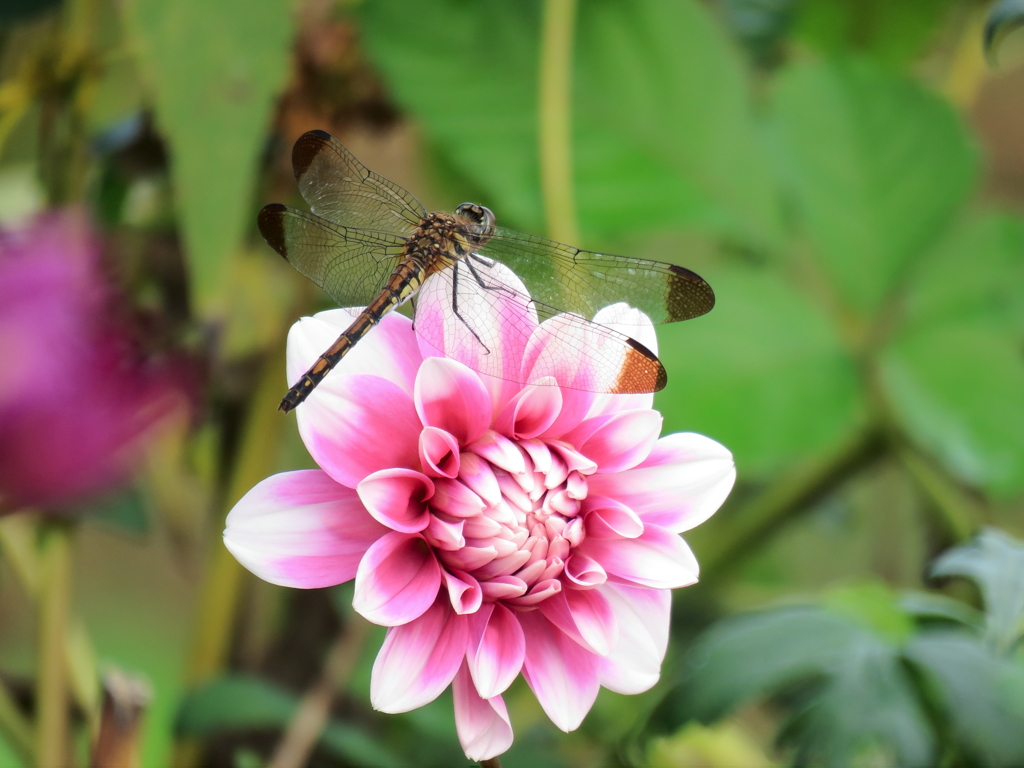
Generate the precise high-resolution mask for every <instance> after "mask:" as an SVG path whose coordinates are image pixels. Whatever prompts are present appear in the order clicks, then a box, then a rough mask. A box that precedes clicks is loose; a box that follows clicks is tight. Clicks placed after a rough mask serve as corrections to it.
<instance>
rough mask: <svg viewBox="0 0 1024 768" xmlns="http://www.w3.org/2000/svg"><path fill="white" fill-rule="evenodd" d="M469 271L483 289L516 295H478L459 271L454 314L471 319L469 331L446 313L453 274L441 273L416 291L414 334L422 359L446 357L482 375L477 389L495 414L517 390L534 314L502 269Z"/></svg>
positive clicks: (449, 308)
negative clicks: (481, 386)
mask: <svg viewBox="0 0 1024 768" xmlns="http://www.w3.org/2000/svg"><path fill="white" fill-rule="evenodd" d="M474 266H475V268H476V269H477V271H478V273H479V274H480V275H481V277H482V278H483V279H484V280H485V281H486V282H487V283H488V285H507V286H509V287H511V288H513V290H514V291H516V292H517V294H518V295H512V294H508V293H506V292H504V291H501V290H491V291H486V290H481V289H480V288H479V287H478V286H477V285H475V278H474V277H473V276H472V275H470V274H469V273H468V270H467V269H465V268H462V269H460V273H459V278H460V279H459V312H460V314H461V315H462V316H463V317H464V318H470V319H471V321H472V323H473V326H472V329H470V328H469V327H467V325H466V324H465V323H463V322H461V321H460V320H459V319H458V318H457V317H456V316H455V315H454V313H453V312H452V299H453V292H452V276H453V272H454V270H450V269H447V270H443V271H442V272H439V273H437V274H435V275H432V276H431V277H430V278H429V279H428V280H427V281H426V282H425V283H424V284H423V287H422V288H421V289H420V292H419V300H418V303H417V306H416V332H417V336H418V337H419V345H420V351H421V353H422V355H423V356H424V357H433V356H438V357H449V358H451V359H453V360H458V361H459V362H460V363H463V364H464V365H466V366H468V367H469V368H472V369H473V370H474V371H479V372H481V373H485V374H488V375H487V377H486V378H485V379H483V384H484V386H485V387H486V388H487V390H488V391H489V392H490V393H491V402H492V403H493V407H494V410H495V412H497V411H498V410H500V409H501V407H502V406H503V405H504V404H505V403H506V402H507V401H508V399H509V398H510V397H511V396H512V395H514V394H515V393H516V392H518V391H519V389H520V385H519V383H518V382H521V381H522V380H521V379H520V378H519V369H520V362H521V360H522V358H523V350H524V349H525V347H526V343H527V340H528V339H529V337H530V334H531V333H532V332H533V329H534V328H536V327H537V312H536V310H535V309H534V307H533V304H532V303H531V302H528V301H525V300H523V299H522V298H520V297H524V296H529V292H528V291H527V290H526V286H525V285H523V282H522V281H521V280H520V279H519V277H518V276H517V275H516V274H515V273H514V272H512V270H510V269H509V268H508V267H506V266H504V265H503V264H495V265H494V267H485V266H483V265H474ZM477 337H479V338H477Z"/></svg>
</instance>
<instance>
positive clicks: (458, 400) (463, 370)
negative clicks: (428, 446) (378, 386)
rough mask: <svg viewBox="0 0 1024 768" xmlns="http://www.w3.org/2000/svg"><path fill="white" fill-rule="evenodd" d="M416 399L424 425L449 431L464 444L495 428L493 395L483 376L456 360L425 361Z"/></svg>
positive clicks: (417, 383) (418, 381)
mask: <svg viewBox="0 0 1024 768" xmlns="http://www.w3.org/2000/svg"><path fill="white" fill-rule="evenodd" d="M414 398H415V402H416V412H417V413H418V414H419V415H420V419H421V420H422V421H423V423H424V424H425V425H427V426H432V427H438V428H440V429H443V430H445V431H446V432H448V433H449V434H450V435H452V436H453V437H454V438H455V439H456V440H458V441H459V443H460V444H461V445H468V444H469V443H472V442H473V441H474V440H476V439H477V438H479V437H480V436H481V435H483V434H484V432H486V431H487V429H488V427H490V426H491V398H490V394H489V393H488V392H487V390H486V389H485V388H484V385H483V384H482V383H480V377H479V376H477V375H476V374H475V373H473V371H471V370H469V368H467V367H466V366H464V365H463V364H462V363H459V362H457V361H455V360H448V359H446V358H442V357H431V358H428V359H426V360H424V361H423V365H421V366H420V372H419V375H418V376H417V377H416V391H415V395H414Z"/></svg>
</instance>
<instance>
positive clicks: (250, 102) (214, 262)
mask: <svg viewBox="0 0 1024 768" xmlns="http://www.w3.org/2000/svg"><path fill="white" fill-rule="evenodd" d="M127 6H128V8H129V9H130V13H129V19H130V22H131V28H132V30H133V31H134V32H135V34H136V36H137V38H138V45H137V49H138V54H139V57H140V59H141V60H142V63H143V64H144V65H145V67H146V69H147V73H148V75H149V79H150V81H151V87H152V91H153V99H154V101H155V103H156V116H157V122H158V124H159V127H160V128H161V129H162V130H163V131H164V133H165V134H166V136H167V138H168V139H169V143H170V154H171V169H172V175H173V178H174V182H175V193H176V204H177V207H178V213H179V216H180V222H181V229H182V234H183V236H184V240H185V245H186V250H187V253H188V264H189V270H190V279H191V281H192V288H193V295H194V296H195V297H196V299H197V301H198V302H199V306H200V307H201V308H203V309H204V310H207V311H208V310H209V309H210V308H211V307H214V306H216V302H217V301H218V300H219V299H220V298H222V297H223V295H225V293H226V292H225V291H224V285H223V281H224V279H225V277H226V269H225V267H226V264H227V262H228V260H229V258H230V257H231V256H232V255H233V253H234V251H235V249H236V248H237V247H238V245H239V243H240V242H241V240H242V238H243V235H244V233H245V232H246V231H248V230H249V229H251V227H252V226H253V215H254V213H255V211H254V210H253V206H252V201H251V198H250V196H251V195H252V189H253V184H254V182H255V180H256V168H257V160H258V158H259V155H260V152H261V150H262V146H263V142H264V140H265V136H266V129H267V124H268V121H269V117H270V111H271V108H272V106H273V101H274V98H275V97H276V96H277V94H278V91H279V90H280V89H281V88H282V87H283V85H284V83H285V79H286V78H287V76H288V71H289V57H288V54H289V50H290V47H291V39H292V29H293V24H292V3H291V2H289V0H268V2H262V3H260V4H259V7H258V10H257V9H254V8H253V6H252V4H251V3H248V2H245V0H221V1H220V2H212V3H211V2H204V0H177V1H176V2H164V0H132V2H130V3H128V4H127Z"/></svg>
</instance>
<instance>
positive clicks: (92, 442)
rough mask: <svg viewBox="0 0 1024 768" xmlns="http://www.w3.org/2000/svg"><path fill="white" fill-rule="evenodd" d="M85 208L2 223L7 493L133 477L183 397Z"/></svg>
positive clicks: (26, 501)
mask: <svg viewBox="0 0 1024 768" xmlns="http://www.w3.org/2000/svg"><path fill="white" fill-rule="evenodd" d="M98 253H99V247H98V243H97V242H96V240H95V239H94V237H93V235H92V233H91V231H90V228H89V226H88V224H87V222H86V219H85V215H84V214H82V213H81V212H78V211H64V212H60V213H50V214H46V215H43V216H40V217H39V218H37V219H36V220H35V221H34V222H33V223H32V224H31V225H30V226H27V227H25V228H22V229H18V230H12V231H2V232H0V360H2V363H0V499H2V500H3V506H4V507H5V508H7V509H8V510H9V509H17V508H20V507H24V506H40V507H44V508H45V509H47V511H54V510H56V509H58V508H60V507H62V506H64V505H67V504H71V503H74V502H77V501H81V500H83V499H85V498H87V497H89V496H92V495H95V494H99V493H102V492H103V491H106V490H108V489H109V488H111V487H112V486H113V485H115V484H117V483H118V482H120V481H121V480H123V479H124V477H125V476H126V474H127V472H128V471H129V470H130V467H131V463H130V459H131V458H132V454H133V453H135V452H136V450H137V448H138V441H139V438H140V437H141V436H142V435H144V434H145V433H146V432H147V430H149V428H150V427H152V426H153V425H154V424H155V422H156V421H157V420H158V419H159V418H160V417H162V416H164V415H166V414H167V413H168V412H169V409H170V408H171V407H173V405H174V404H175V403H180V400H178V399H177V398H175V397H174V396H173V395H174V393H175V391H176V390H175V389H174V388H173V387H172V386H171V384H170V383H169V381H168V380H167V378H166V377H165V376H159V375H157V373H156V372H155V371H150V370H147V369H146V368H145V367H144V366H143V364H142V362H141V361H140V360H139V359H138V355H137V354H136V351H135V350H133V349H132V347H131V343H130V341H131V340H130V338H129V337H128V335H127V333H126V330H125V328H124V324H123V323H122V322H119V321H118V320H117V319H116V318H115V317H114V315H113V314H112V313H111V312H112V309H113V307H112V306H111V305H112V301H113V298H114V297H113V296H112V295H111V294H110V292H109V291H108V289H107V288H106V286H105V283H104V281H103V279H102V276H101V274H100V270H99V263H98Z"/></svg>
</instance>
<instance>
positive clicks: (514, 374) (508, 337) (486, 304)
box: [416, 256, 667, 394]
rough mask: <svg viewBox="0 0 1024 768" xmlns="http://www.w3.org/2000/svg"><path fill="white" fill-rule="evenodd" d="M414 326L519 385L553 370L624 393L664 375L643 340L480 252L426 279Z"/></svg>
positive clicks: (659, 384)
mask: <svg viewBox="0 0 1024 768" xmlns="http://www.w3.org/2000/svg"><path fill="white" fill-rule="evenodd" d="M538 323H539V325H538ZM416 332H417V333H418V334H419V335H420V336H421V337H422V338H423V339H424V340H425V341H426V342H427V343H428V344H429V345H430V346H431V347H433V349H434V350H436V351H437V352H438V353H439V354H444V355H447V356H449V357H453V358H455V359H456V360H459V361H461V362H463V363H465V364H466V365H468V366H470V367H471V368H473V369H475V370H477V371H479V372H480V373H483V374H486V375H488V376H494V377H497V378H499V379H505V380H508V381H514V382H517V383H518V384H520V385H523V384H528V383H531V382H536V381H538V380H539V379H543V378H544V377H548V376H550V377H554V379H555V381H556V382H557V383H558V384H559V385H561V386H563V387H568V388H570V389H581V390H586V391H588V392H607V393H616V394H625V393H640V392H656V391H657V390H659V389H662V388H663V387H664V386H665V382H666V379H667V377H666V374H665V369H664V368H663V367H662V365H661V363H660V362H659V361H658V359H657V357H655V355H654V354H653V353H652V352H651V351H650V350H648V349H647V348H646V347H644V346H643V345H642V344H640V343H639V342H637V341H635V340H633V339H632V338H630V337H629V336H626V335H625V334H622V333H619V332H618V331H616V330H613V329H612V328H608V327H607V326H604V325H600V324H598V323H594V322H591V321H590V320H588V319H587V318H585V317H582V316H581V315H579V314H575V313H563V312H561V311H560V310H559V309H557V308H555V307H552V306H550V305H548V304H545V303H542V302H538V301H535V300H534V299H532V298H531V297H530V296H529V294H527V293H526V292H525V290H524V287H523V284H522V282H521V281H519V279H518V278H517V277H516V276H515V275H514V274H512V273H510V272H509V270H508V269H507V268H505V267H504V266H503V265H502V264H500V263H495V262H492V261H489V260H487V259H481V258H480V257H472V256H471V257H469V258H468V259H466V260H463V261H460V262H457V263H456V265H455V266H453V267H451V268H449V269H445V270H442V271H441V272H439V273H437V274H435V275H433V276H432V277H431V278H430V279H429V280H428V281H427V283H426V284H424V286H423V289H422V290H421V291H420V295H419V301H418V305H417V308H416ZM548 383H550V382H548Z"/></svg>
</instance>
